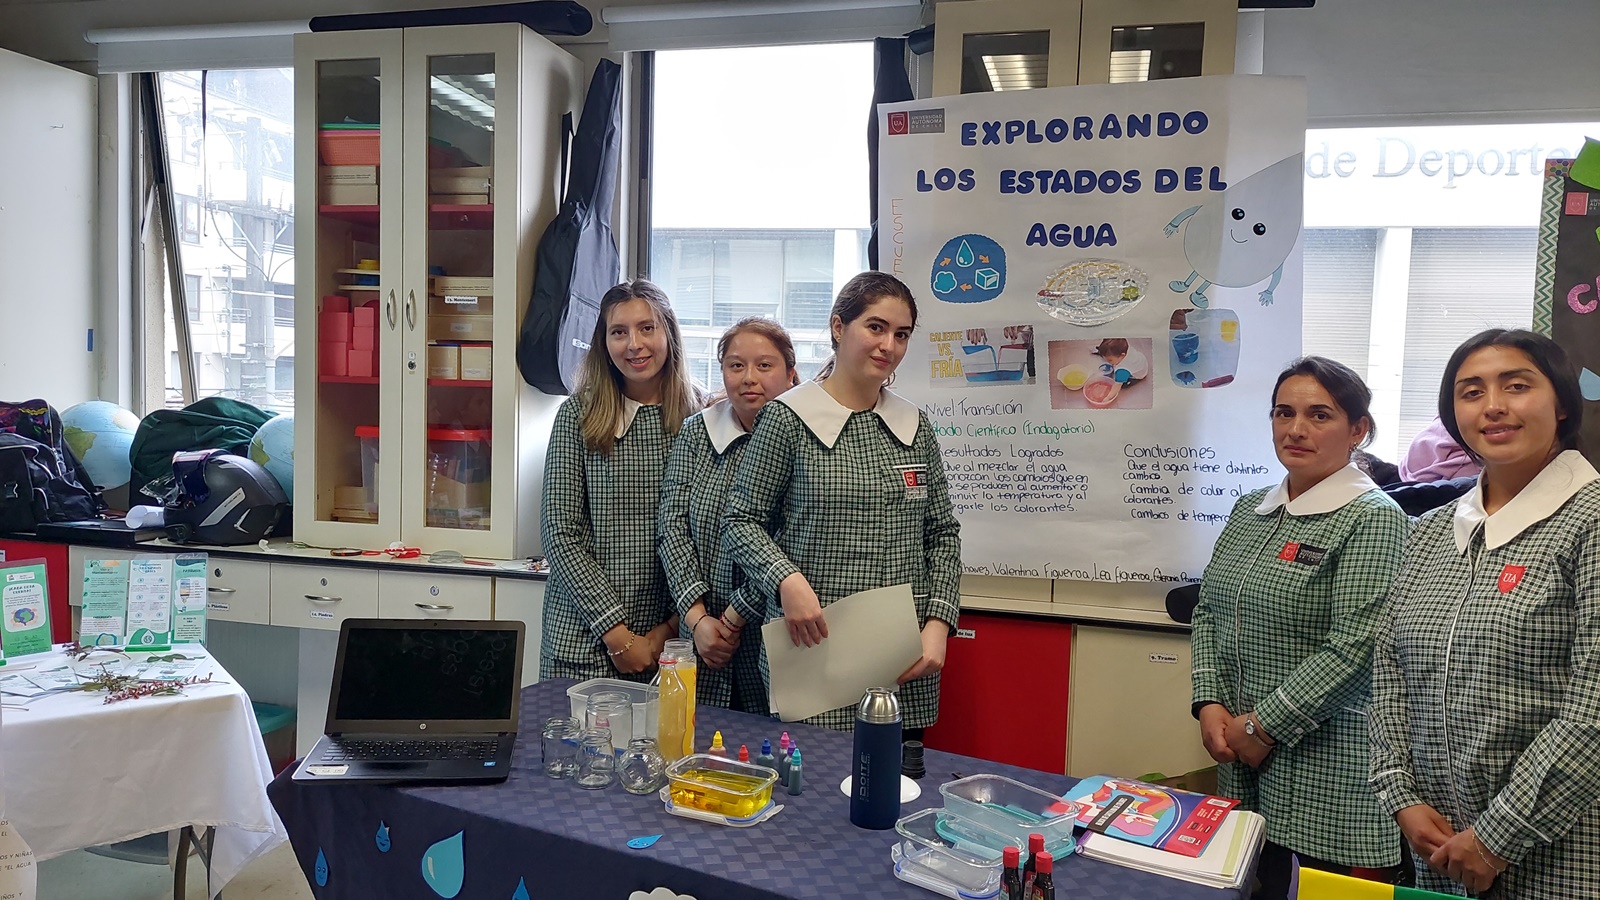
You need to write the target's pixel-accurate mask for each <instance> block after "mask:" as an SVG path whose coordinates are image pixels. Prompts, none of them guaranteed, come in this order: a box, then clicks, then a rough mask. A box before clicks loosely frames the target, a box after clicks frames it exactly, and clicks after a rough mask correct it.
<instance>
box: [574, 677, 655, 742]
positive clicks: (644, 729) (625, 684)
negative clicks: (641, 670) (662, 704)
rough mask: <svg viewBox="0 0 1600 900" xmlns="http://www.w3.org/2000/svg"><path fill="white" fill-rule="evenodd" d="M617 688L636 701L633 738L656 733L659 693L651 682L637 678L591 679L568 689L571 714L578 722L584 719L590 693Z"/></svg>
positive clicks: (620, 692)
mask: <svg viewBox="0 0 1600 900" xmlns="http://www.w3.org/2000/svg"><path fill="white" fill-rule="evenodd" d="M607 691H615V692H617V693H619V694H626V695H628V699H629V700H632V701H633V737H635V738H653V737H655V736H656V695H655V691H654V690H653V689H652V688H651V687H650V685H648V684H640V683H639V682H637V681H623V680H622V679H620V678H591V679H589V680H588V681H582V682H579V683H577V684H575V685H573V686H572V687H569V688H567V700H568V702H569V703H571V705H572V717H573V718H574V719H577V720H578V721H579V722H582V721H583V713H584V710H586V709H587V708H588V706H589V696H590V695H591V694H602V693H606V692H607Z"/></svg>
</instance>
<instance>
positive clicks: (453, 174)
mask: <svg viewBox="0 0 1600 900" xmlns="http://www.w3.org/2000/svg"><path fill="white" fill-rule="evenodd" d="M435 178H483V179H486V180H489V181H493V180H494V166H459V167H456V168H449V167H445V166H441V167H439V168H437V169H429V170H428V180H429V181H430V182H431V181H432V180H433V179H435Z"/></svg>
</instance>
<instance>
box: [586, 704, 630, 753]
mask: <svg viewBox="0 0 1600 900" xmlns="http://www.w3.org/2000/svg"><path fill="white" fill-rule="evenodd" d="M583 727H585V728H609V729H611V734H612V736H613V737H614V738H615V739H616V741H617V743H618V744H624V743H627V742H628V741H631V740H633V700H632V699H630V698H629V697H628V695H627V694H624V693H621V692H620V691H602V692H601V693H598V694H591V695H590V696H589V700H588V703H587V704H586V705H585V707H584V712H583Z"/></svg>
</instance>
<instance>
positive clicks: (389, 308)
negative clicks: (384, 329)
mask: <svg viewBox="0 0 1600 900" xmlns="http://www.w3.org/2000/svg"><path fill="white" fill-rule="evenodd" d="M398 305H399V304H397V303H395V301H394V288H389V302H388V303H385V304H384V305H383V308H384V314H385V315H387V316H388V317H389V330H391V331H393V330H394V323H395V316H396V315H397V313H396V312H395V308H396V307H397V306H398Z"/></svg>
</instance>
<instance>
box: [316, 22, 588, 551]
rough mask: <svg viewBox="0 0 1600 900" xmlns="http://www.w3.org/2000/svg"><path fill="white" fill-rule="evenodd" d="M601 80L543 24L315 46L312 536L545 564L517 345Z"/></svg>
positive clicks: (542, 416) (407, 32) (536, 413)
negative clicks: (570, 118)
mask: <svg viewBox="0 0 1600 900" xmlns="http://www.w3.org/2000/svg"><path fill="white" fill-rule="evenodd" d="M582 80H583V78H582V73H581V71H580V69H579V66H578V62H577V60H576V59H574V58H573V57H572V56H571V55H570V54H568V53H566V52H565V51H563V50H561V49H560V48H558V47H556V46H555V45H553V44H551V43H550V42H549V41H547V40H545V39H544V38H543V37H540V36H539V35H538V34H536V33H534V32H532V31H530V30H528V29H526V28H524V27H523V26H521V25H513V24H506V25H459V26H450V27H439V28H411V29H392V30H380V31H347V32H331V33H318V34H300V35H297V36H296V37H295V134H296V136H297V137H296V141H297V146H296V151H295V152H296V156H295V170H296V176H297V177H296V185H295V201H296V206H297V207H298V208H299V210H300V212H299V215H298V217H297V218H298V220H299V223H300V224H299V227H298V229H297V235H296V245H295V252H296V257H295V265H296V269H295V343H296V345H297V347H298V348H299V349H298V352H297V354H296V355H297V356H298V357H299V358H300V359H301V360H303V362H301V363H300V364H298V365H297V366H296V367H295V369H296V371H295V411H296V416H295V431H296V434H295V483H296V485H297V487H298V490H297V492H296V493H297V498H296V499H297V500H298V502H297V503H296V506H295V521H294V531H295V537H296V538H297V539H299V540H301V541H305V542H306V543H308V544H311V545H313V546H323V547H330V548H334V547H351V548H360V549H367V550H377V549H382V548H384V547H386V546H388V545H389V544H391V543H392V542H396V541H398V542H401V543H402V544H404V545H405V546H407V547H417V548H420V549H421V550H422V551H423V552H425V553H426V552H433V551H436V550H443V549H452V550H458V551H460V552H461V553H462V554H464V555H466V556H480V557H490V558H501V559H509V558H517V557H522V556H526V555H530V554H533V553H535V552H537V551H538V530H537V529H538V507H537V493H538V482H539V476H540V469H541V467H542V463H543V456H544V451H545V446H546V444H547V442H548V440H549V423H550V421H551V420H552V419H553V417H554V414H555V409H556V407H557V405H558V404H559V402H560V400H561V398H559V397H550V396H547V395H544V394H542V393H539V392H537V391H535V390H533V389H532V388H530V387H528V386H527V385H526V384H525V383H524V382H523V381H522V379H521V377H520V376H519V375H518V373H517V366H516V339H517V331H518V325H519V318H520V316H521V314H522V311H523V307H524V306H525V304H526V302H527V297H528V296H529V294H530V293H531V290H532V287H533V273H534V251H535V248H536V245H537V243H538V239H539V236H540V235H541V234H542V233H543V231H544V228H545V226H546V225H547V224H549V222H550V220H551V219H552V218H553V217H554V215H555V213H556V210H557V207H558V204H559V200H560V190H559V188H560V178H561V174H562V173H561V169H562V163H563V148H562V127H561V123H562V116H563V115H565V114H567V113H572V114H574V115H576V111H577V109H578V106H579V103H580V100H581V89H582V86H583V85H582Z"/></svg>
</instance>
